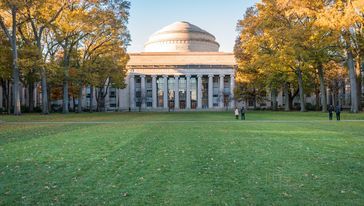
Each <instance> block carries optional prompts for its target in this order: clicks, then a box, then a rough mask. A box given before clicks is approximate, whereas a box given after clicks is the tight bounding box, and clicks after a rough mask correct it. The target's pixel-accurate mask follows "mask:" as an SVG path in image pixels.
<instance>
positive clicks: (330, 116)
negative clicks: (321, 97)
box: [328, 104, 335, 120]
mask: <svg viewBox="0 0 364 206" xmlns="http://www.w3.org/2000/svg"><path fill="white" fill-rule="evenodd" d="M334 110H335V109H334V106H332V104H330V106H329V109H328V111H329V120H332V113H333V112H334Z"/></svg>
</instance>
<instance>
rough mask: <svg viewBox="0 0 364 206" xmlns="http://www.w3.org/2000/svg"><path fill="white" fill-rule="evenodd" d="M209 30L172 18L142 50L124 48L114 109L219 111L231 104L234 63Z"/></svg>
mask: <svg viewBox="0 0 364 206" xmlns="http://www.w3.org/2000/svg"><path fill="white" fill-rule="evenodd" d="M219 47H220V45H219V43H217V42H216V39H215V37H214V36H213V35H212V34H210V33H209V32H207V31H205V30H203V29H201V28H199V27H197V26H195V25H193V24H190V23H188V22H176V23H173V24H171V25H168V26H166V27H164V28H162V29H161V30H159V31H157V32H156V33H154V34H153V35H152V36H151V37H150V38H149V40H148V41H147V42H146V43H145V47H144V51H143V52H140V53H129V56H130V61H129V63H128V65H127V68H128V76H127V79H126V81H127V85H128V86H127V88H125V89H123V90H121V91H120V92H119V96H120V98H118V99H119V105H118V106H119V109H130V110H132V111H134V110H142V111H156V110H160V111H166V110H176V111H179V110H181V111H188V110H222V109H226V108H233V107H235V101H234V94H233V91H234V86H235V79H234V74H235V69H236V62H235V58H234V55H233V53H223V52H219Z"/></svg>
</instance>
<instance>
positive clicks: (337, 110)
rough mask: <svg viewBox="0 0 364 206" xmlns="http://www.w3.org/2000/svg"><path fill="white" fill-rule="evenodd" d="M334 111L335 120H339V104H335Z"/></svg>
mask: <svg viewBox="0 0 364 206" xmlns="http://www.w3.org/2000/svg"><path fill="white" fill-rule="evenodd" d="M335 112H336V120H337V121H340V113H341V106H340V105H336V108H335Z"/></svg>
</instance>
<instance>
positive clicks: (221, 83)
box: [219, 74, 225, 108]
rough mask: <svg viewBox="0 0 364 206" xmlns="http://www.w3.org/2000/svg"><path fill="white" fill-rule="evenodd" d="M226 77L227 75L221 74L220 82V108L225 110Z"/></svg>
mask: <svg viewBox="0 0 364 206" xmlns="http://www.w3.org/2000/svg"><path fill="white" fill-rule="evenodd" d="M224 77H225V75H223V74H220V80H219V85H220V87H219V108H224Z"/></svg>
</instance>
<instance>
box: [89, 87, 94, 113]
mask: <svg viewBox="0 0 364 206" xmlns="http://www.w3.org/2000/svg"><path fill="white" fill-rule="evenodd" d="M93 100H94V87H93V86H92V85H91V86H90V112H92V107H93Z"/></svg>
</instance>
